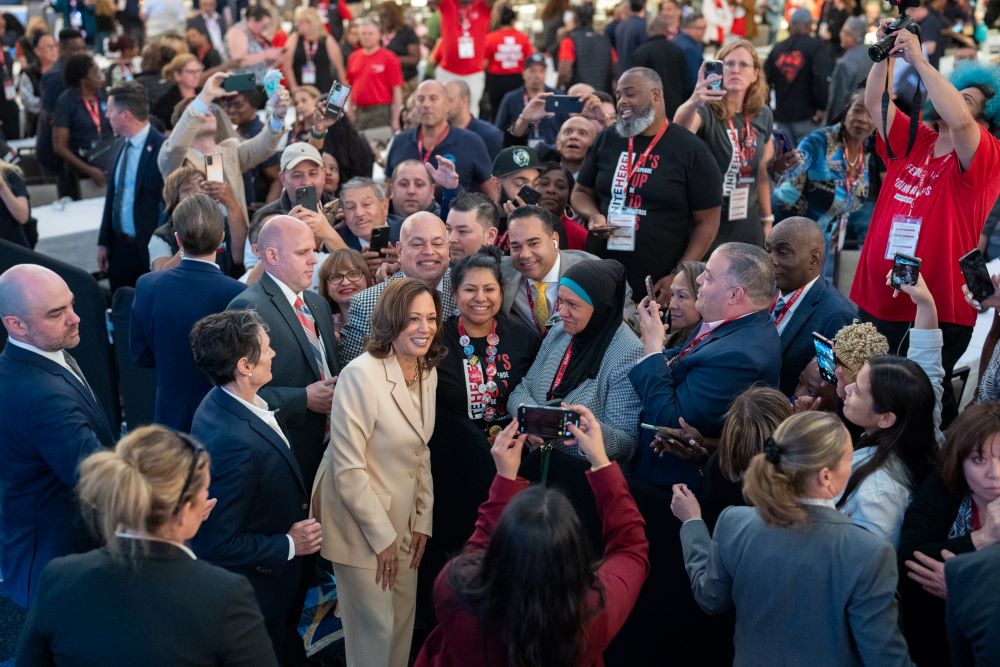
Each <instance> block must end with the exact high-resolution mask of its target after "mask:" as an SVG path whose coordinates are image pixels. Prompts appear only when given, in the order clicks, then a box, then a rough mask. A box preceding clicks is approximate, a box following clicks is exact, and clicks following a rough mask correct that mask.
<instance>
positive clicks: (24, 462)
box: [0, 342, 116, 607]
mask: <svg viewBox="0 0 1000 667" xmlns="http://www.w3.org/2000/svg"><path fill="white" fill-rule="evenodd" d="M0 406H3V408H2V409H0V461H2V464H0V488H2V490H3V512H2V517H0V539H2V540H3V548H2V549H0V557H2V562H0V569H2V570H3V578H4V582H3V585H4V588H5V590H6V592H7V594H8V595H9V596H10V598H11V599H12V600H14V602H16V603H18V604H19V605H22V606H24V607H27V606H28V604H29V603H30V602H31V599H32V597H33V596H34V595H35V592H36V591H37V586H38V578H39V576H40V575H41V573H42V569H43V568H44V567H45V565H46V564H47V563H48V562H49V561H50V560H52V559H53V558H55V557H56V556H65V555H67V554H71V553H77V552H81V551H86V550H88V549H91V548H93V547H94V546H96V544H94V542H93V540H92V539H91V538H90V535H89V533H88V531H87V530H86V528H85V526H84V525H83V522H82V520H81V517H80V512H79V507H78V505H77V500H76V495H75V493H74V489H75V487H76V481H77V467H78V466H79V463H80V461H81V460H82V459H83V458H85V457H87V456H88V455H90V454H92V453H93V452H96V451H98V450H101V449H103V448H105V447H112V446H113V445H114V444H115V439H116V438H115V432H114V431H113V430H112V429H111V426H110V424H109V423H108V419H107V417H106V416H105V412H104V408H103V407H102V406H101V405H100V403H98V402H97V400H96V399H95V398H94V396H93V394H91V392H90V390H88V389H87V388H86V387H85V386H84V385H83V384H82V383H81V382H80V381H79V380H77V379H76V376H75V375H73V374H72V373H70V372H69V371H68V370H66V369H65V368H63V367H62V366H60V365H59V364H57V363H55V362H54V361H50V360H49V359H46V358H45V357H43V356H41V355H39V354H36V353H34V352H31V351H29V350H25V349H23V348H20V347H17V346H16V345H14V344H12V343H10V342H8V343H7V346H6V347H5V348H4V350H3V352H2V353H0Z"/></svg>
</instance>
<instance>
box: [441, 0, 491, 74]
mask: <svg viewBox="0 0 1000 667" xmlns="http://www.w3.org/2000/svg"><path fill="white" fill-rule="evenodd" d="M438 12H440V14H441V44H440V45H439V46H438V67H440V68H441V69H443V70H446V71H448V72H451V73H452V74H460V75H464V74H477V73H478V72H482V71H483V46H484V45H485V44H486V34H487V33H488V32H489V31H490V7H489V5H487V4H486V3H485V2H483V0H473V1H472V2H470V3H469V4H467V5H463V4H460V3H459V2H458V0H441V2H440V3H439V4H438ZM463 37H468V38H471V40H472V48H473V51H472V57H471V58H462V57H460V56H461V55H465V54H460V53H459V40H461V39H462V38H463Z"/></svg>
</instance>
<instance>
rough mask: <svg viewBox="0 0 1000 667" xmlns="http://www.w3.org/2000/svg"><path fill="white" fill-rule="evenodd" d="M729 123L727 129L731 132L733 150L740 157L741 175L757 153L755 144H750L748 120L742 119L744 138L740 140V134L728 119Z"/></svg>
mask: <svg viewBox="0 0 1000 667" xmlns="http://www.w3.org/2000/svg"><path fill="white" fill-rule="evenodd" d="M727 122H728V123H729V129H730V130H732V132H733V136H735V137H736V138H735V139H733V140H732V141H733V150H734V151H735V152H737V153H739V155H740V173H741V174H742V173H743V171H744V169H745V168H747V167H749V165H750V162H751V161H752V160H753V156H754V155H755V154H756V153H757V142H756V140H754V141H753V143H750V140H751V138H750V120H749V119H748V118H746V117H744V118H743V122H744V123H745V124H746V132H747V133H746V136H745V137H743V138H742V139H740V133H739V132H738V131H737V130H736V126H735V125H734V124H733V119H732V118H730V119H728V121H727Z"/></svg>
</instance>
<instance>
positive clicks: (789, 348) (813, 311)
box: [764, 217, 857, 396]
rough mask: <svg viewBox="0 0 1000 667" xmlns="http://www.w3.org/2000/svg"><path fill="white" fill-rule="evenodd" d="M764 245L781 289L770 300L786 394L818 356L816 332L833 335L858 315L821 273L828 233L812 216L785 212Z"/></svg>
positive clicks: (776, 282)
mask: <svg viewBox="0 0 1000 667" xmlns="http://www.w3.org/2000/svg"><path fill="white" fill-rule="evenodd" d="M764 247H765V249H766V250H767V251H768V252H769V253H771V262H772V263H773V264H774V281H775V284H776V285H777V287H778V294H776V295H775V297H774V300H773V301H772V302H771V307H770V310H771V320H772V321H773V322H774V324H775V326H776V327H777V328H778V335H779V336H780V338H781V379H780V381H779V385H778V386H779V388H780V389H781V391H783V392H784V393H785V395H786V396H788V395H791V393H792V392H794V391H795V387H796V385H797V384H798V379H799V375H800V374H801V373H802V371H803V369H805V367H806V365H808V363H809V362H810V361H811V360H812V358H813V357H815V356H816V352H815V350H814V348H813V339H812V334H813V332H814V331H815V332H816V333H818V334H820V335H822V336H825V337H826V338H828V339H830V340H833V337H834V336H836V335H837V331H839V330H840V328H841V327H842V326H844V325H847V324H850V323H851V322H852V321H853V320H854V318H855V317H856V316H857V308H856V307H855V306H854V304H853V303H851V302H850V301H848V300H847V299H845V298H844V297H843V296H842V295H841V294H840V292H838V291H837V288H835V287H834V286H833V285H831V284H830V283H829V282H827V280H826V279H825V278H823V277H822V276H821V275H820V274H821V273H822V270H823V259H824V256H823V255H824V247H825V239H824V237H823V232H822V231H821V230H820V228H819V225H817V224H816V223H815V222H813V221H812V220H810V219H809V218H799V217H794V218H786V219H784V220H782V221H781V222H780V223H779V224H777V225H775V227H774V229H773V230H772V231H771V235H770V236H768V237H767V241H766V242H765V246H764Z"/></svg>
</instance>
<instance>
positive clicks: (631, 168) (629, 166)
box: [625, 120, 670, 182]
mask: <svg viewBox="0 0 1000 667" xmlns="http://www.w3.org/2000/svg"><path fill="white" fill-rule="evenodd" d="M669 126H670V121H669V120H664V121H663V127H661V128H660V131H659V132H657V133H656V136H654V137H653V140H652V141H650V142H649V145H648V146H646V150H644V151H643V152H642V155H640V156H639V159H638V160H636V161H635V164H633V163H632V150H633V146H632V137H629V138H628V162H627V163H626V170H625V181H626V182H628V181H631V180H632V174H634V173H635V170H636V169H638V168H639V167H641V166H642V165H644V164H646V158H648V157H649V154H650V153H652V152H653V148H654V147H655V146H656V144H658V143H659V142H660V137H662V136H663V133H664V132H666V131H667V128H668V127H669Z"/></svg>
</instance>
